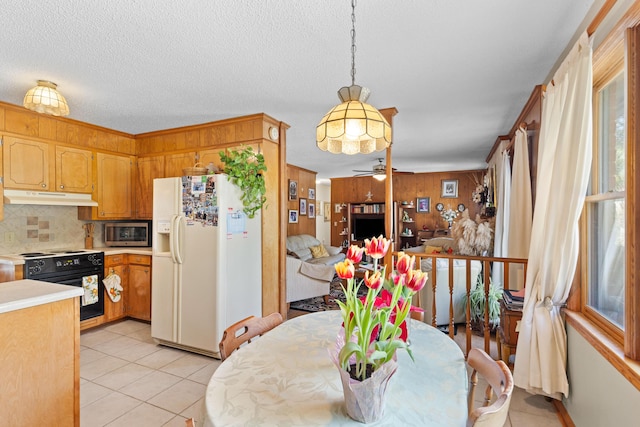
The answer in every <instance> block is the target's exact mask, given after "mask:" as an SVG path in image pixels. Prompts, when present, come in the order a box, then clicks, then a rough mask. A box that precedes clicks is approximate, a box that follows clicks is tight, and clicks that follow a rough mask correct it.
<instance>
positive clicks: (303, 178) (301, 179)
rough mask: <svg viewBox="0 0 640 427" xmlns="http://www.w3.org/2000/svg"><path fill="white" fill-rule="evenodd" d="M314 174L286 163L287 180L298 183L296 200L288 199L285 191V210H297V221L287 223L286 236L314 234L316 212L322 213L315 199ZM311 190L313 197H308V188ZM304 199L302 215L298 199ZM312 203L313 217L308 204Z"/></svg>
mask: <svg viewBox="0 0 640 427" xmlns="http://www.w3.org/2000/svg"><path fill="white" fill-rule="evenodd" d="M316 175H317V173H316V172H314V171H310V170H308V169H303V168H300V167H298V166H294V165H289V164H287V179H288V181H289V182H290V181H295V182H297V184H298V192H297V196H296V197H297V199H296V200H289V197H288V192H287V212H288V211H290V210H296V211H298V223H288V224H287V236H294V235H297V234H310V235H311V236H314V237H315V235H316V218H315V216H317V215H318V214H320V215H322V212H320V213H319V212H318V207H317V206H316V201H317V199H318V197H317V194H315V190H316ZM310 189H311V190H313V193H314V196H313V197H314V198H313V199H311V198H309V190H310ZM301 200H304V202H305V203H306V213H305V214H304V215H303V214H302V213H301V211H300V203H301V202H300V201H301ZM311 204H313V205H314V207H313V209H314V214H315V215H314V217H313V218H312V217H310V216H309V206H310V205H311Z"/></svg>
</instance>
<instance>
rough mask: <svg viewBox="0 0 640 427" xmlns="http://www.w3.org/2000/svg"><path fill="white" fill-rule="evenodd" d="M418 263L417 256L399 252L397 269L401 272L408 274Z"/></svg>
mask: <svg viewBox="0 0 640 427" xmlns="http://www.w3.org/2000/svg"><path fill="white" fill-rule="evenodd" d="M415 265H416V257H415V255H414V256H409V255H408V254H405V253H404V252H398V261H397V262H396V270H397V271H398V273H400V274H407V272H408V271H409V270H413V269H414V268H415Z"/></svg>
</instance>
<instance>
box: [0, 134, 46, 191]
mask: <svg viewBox="0 0 640 427" xmlns="http://www.w3.org/2000/svg"><path fill="white" fill-rule="evenodd" d="M2 151H3V155H4V158H3V166H4V182H5V188H15V189H21V190H40V191H43V190H44V191H52V190H51V188H50V187H49V144H47V143H46V142H38V141H31V140H28V139H22V138H14V137H10V136H6V137H4V144H3V148H2Z"/></svg>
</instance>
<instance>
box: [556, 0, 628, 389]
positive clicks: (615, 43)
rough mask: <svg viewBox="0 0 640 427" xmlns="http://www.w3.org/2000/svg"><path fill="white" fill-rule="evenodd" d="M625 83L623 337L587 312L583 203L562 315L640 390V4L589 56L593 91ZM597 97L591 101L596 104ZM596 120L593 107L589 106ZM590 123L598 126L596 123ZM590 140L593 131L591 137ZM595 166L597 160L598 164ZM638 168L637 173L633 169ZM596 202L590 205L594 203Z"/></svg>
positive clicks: (612, 327) (584, 213) (613, 327)
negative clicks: (621, 76)
mask: <svg viewBox="0 0 640 427" xmlns="http://www.w3.org/2000/svg"><path fill="white" fill-rule="evenodd" d="M620 64H622V66H623V67H624V70H625V73H626V75H625V79H626V97H627V101H626V112H627V114H626V123H625V125H626V150H627V151H626V154H625V155H626V159H625V161H626V168H625V174H626V177H625V179H626V182H625V206H626V210H627V216H626V220H625V329H624V331H621V330H620V329H619V328H618V327H617V326H615V325H613V324H611V323H610V322H609V321H608V320H606V319H605V318H604V317H602V316H600V315H598V314H597V313H595V311H594V310H590V309H589V308H587V307H585V304H584V301H585V294H586V292H585V289H586V288H584V286H585V284H586V277H587V276H586V273H587V271H588V269H587V267H588V265H587V262H588V257H587V256H586V254H587V252H586V250H587V246H586V240H585V238H586V236H587V234H586V232H587V228H586V227H588V223H587V218H586V215H587V214H586V209H587V201H586V200H585V206H584V209H583V212H582V217H581V227H580V240H581V252H580V264H579V267H580V268H579V269H578V271H577V274H576V276H575V280H574V283H573V287H572V290H571V295H570V297H569V300H568V304H567V309H566V310H565V314H566V319H567V322H568V323H569V324H570V325H572V326H573V327H574V328H575V329H576V331H578V332H579V333H580V334H581V335H582V336H583V337H584V338H585V339H586V340H587V341H588V342H589V343H591V345H593V347H594V348H595V349H596V350H598V351H599V352H600V353H601V354H602V355H603V356H604V357H605V358H606V359H607V360H608V361H609V362H610V363H611V364H612V365H613V367H614V368H615V369H617V370H618V371H619V372H621V373H622V375H624V376H625V377H626V378H627V379H628V380H629V381H630V382H631V383H632V384H633V385H634V386H635V387H636V388H637V389H639V390H640V363H639V362H638V361H639V360H640V316H636V315H635V310H637V307H640V280H638V279H639V278H640V271H639V269H638V262H639V261H640V224H639V225H636V220H635V218H636V215H637V214H640V205H639V203H640V172H639V171H638V169H640V1H636V2H635V3H634V4H633V5H632V6H631V7H630V8H629V10H628V11H627V12H626V13H625V15H624V16H623V17H622V18H621V19H620V21H619V22H618V23H617V24H616V25H615V27H614V28H613V30H612V31H611V32H610V33H609V34H608V35H607V36H606V38H605V39H604V40H603V42H602V43H601V44H600V46H598V48H597V49H596V50H595V51H594V54H593V86H594V90H595V88H600V87H602V86H603V85H604V83H605V82H608V81H610V80H611V79H612V78H613V77H615V76H616V75H617V73H619V72H620V69H621V68H620ZM595 100H596V97H594V101H595ZM592 108H593V110H592V111H594V114H597V103H596V102H594V105H592ZM594 123H597V120H595V119H594ZM593 135H594V139H595V137H596V135H597V130H594V132H593ZM596 160H597V159H596ZM636 165H638V168H636ZM593 200H595V199H592V200H591V201H593Z"/></svg>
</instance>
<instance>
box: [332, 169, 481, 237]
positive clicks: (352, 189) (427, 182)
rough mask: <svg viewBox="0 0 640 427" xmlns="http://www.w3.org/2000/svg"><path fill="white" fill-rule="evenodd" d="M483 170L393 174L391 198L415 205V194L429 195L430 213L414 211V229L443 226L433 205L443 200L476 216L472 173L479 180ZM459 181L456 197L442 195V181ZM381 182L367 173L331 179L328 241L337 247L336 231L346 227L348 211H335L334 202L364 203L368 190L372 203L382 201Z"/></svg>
mask: <svg viewBox="0 0 640 427" xmlns="http://www.w3.org/2000/svg"><path fill="white" fill-rule="evenodd" d="M485 172H486V171H485V170H473V171H455V172H430V173H416V174H397V175H394V176H393V197H392V199H393V201H395V202H403V201H407V202H409V201H413V203H414V205H416V204H417V201H416V199H417V198H418V197H429V198H430V212H429V213H417V212H416V213H415V218H414V219H415V221H416V229H417V230H421V229H422V228H423V227H424V226H426V227H427V228H429V229H431V230H433V229H435V228H446V226H448V224H446V226H445V222H444V220H443V219H442V218H441V217H440V214H439V212H438V211H437V210H436V208H435V206H436V204H437V203H442V204H443V205H444V206H445V209H446V208H449V207H450V208H452V209H456V208H457V207H458V205H459V204H460V203H462V204H464V205H465V207H467V208H469V215H470V216H471V217H472V218H475V215H476V214H479V213H480V206H479V205H477V204H476V203H474V202H473V200H472V192H473V190H474V189H475V187H476V182H475V180H474V178H473V177H474V175H475V176H476V177H478V178H479V179H481V177H482V175H483V174H484V173H485ZM452 179H454V180H458V197H456V198H446V197H442V196H441V194H442V193H441V190H442V180H452ZM384 187H385V184H384V181H377V180H375V179H373V178H372V177H370V176H362V177H349V178H333V179H331V205H332V208H333V209H332V214H331V215H332V216H331V244H332V245H335V246H339V245H340V244H341V242H342V241H343V240H344V237H342V236H340V235H339V233H340V232H341V231H342V229H343V227H344V226H345V225H344V223H340V220H341V219H342V217H344V216H346V214H347V210H346V209H343V210H341V211H340V212H337V211H336V209H335V205H336V204H341V203H346V204H349V203H364V202H366V201H367V193H369V192H371V200H370V202H372V203H384Z"/></svg>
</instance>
